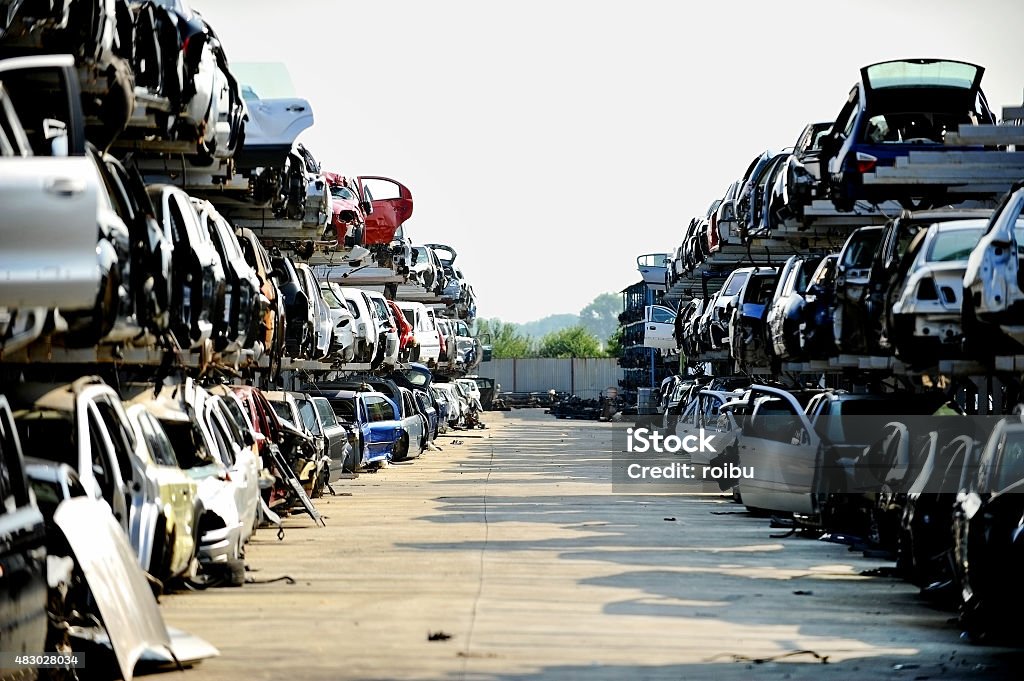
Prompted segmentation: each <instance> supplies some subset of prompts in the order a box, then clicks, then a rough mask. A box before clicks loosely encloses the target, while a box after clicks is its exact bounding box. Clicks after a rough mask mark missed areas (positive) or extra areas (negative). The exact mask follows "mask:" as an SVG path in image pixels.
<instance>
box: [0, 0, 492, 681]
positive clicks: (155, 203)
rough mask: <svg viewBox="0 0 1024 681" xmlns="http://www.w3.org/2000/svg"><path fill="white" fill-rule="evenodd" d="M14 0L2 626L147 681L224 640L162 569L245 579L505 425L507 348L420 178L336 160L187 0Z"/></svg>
mask: <svg viewBox="0 0 1024 681" xmlns="http://www.w3.org/2000/svg"><path fill="white" fill-rule="evenodd" d="M0 6H2V7H3V8H4V12H3V19H2V20H0V21H2V22H3V23H2V25H0V204H2V205H3V206H4V208H5V212H4V217H3V219H2V227H0V229H2V233H3V238H2V240H0V454H2V457H0V500H2V504H3V505H2V506H0V523H2V526H3V532H0V538H2V543H0V553H2V558H3V570H2V571H0V572H2V574H3V578H4V584H5V588H4V590H3V591H2V592H0V602H2V605H3V607H2V608H0V611H2V613H3V621H2V622H0V630H2V631H3V632H4V634H3V644H4V645H3V648H4V651H5V652H28V653H33V652H41V651H43V650H48V651H51V652H52V651H65V652H68V651H73V650H82V649H83V648H84V647H87V646H98V647H99V648H101V649H103V648H106V649H108V650H109V651H112V653H113V658H112V659H113V660H115V661H116V666H117V668H118V670H119V671H120V673H121V674H122V675H123V677H124V678H126V679H130V678H131V677H132V673H133V670H134V669H135V667H136V665H137V664H138V663H140V662H149V663H152V664H155V665H161V664H176V663H179V662H180V663H183V664H187V663H189V662H190V661H194V660H196V659H201V658H202V657H205V656H209V655H211V654H216V651H215V650H214V649H212V648H211V647H210V646H209V645H205V644H202V642H200V641H196V640H188V639H187V638H181V637H179V636H175V637H173V639H172V637H171V636H169V634H168V632H167V629H166V627H165V626H164V623H163V621H162V619H161V617H160V611H159V609H158V608H157V605H156V601H155V598H154V594H159V593H160V592H162V591H164V590H167V589H175V588H180V587H182V586H191V587H193V588H205V587H208V586H211V585H214V584H230V585H241V584H242V583H243V582H244V581H245V563H244V556H245V547H246V544H247V542H248V541H249V539H250V537H251V536H252V535H253V532H254V531H255V530H256V529H257V528H258V527H261V526H268V525H269V526H276V527H277V528H278V533H279V536H282V537H283V529H282V527H281V517H282V515H284V514H287V513H291V512H300V513H302V512H305V513H308V514H309V515H310V516H311V517H312V518H313V519H314V520H315V521H316V522H317V523H322V522H323V521H322V519H321V518H320V516H319V514H318V513H317V511H316V508H315V506H314V502H313V501H312V500H313V499H315V498H317V497H318V496H320V495H322V494H323V493H324V491H325V490H331V486H332V484H334V483H336V482H337V481H338V480H340V479H342V478H343V477H345V476H346V475H349V476H351V475H355V474H358V472H359V471H362V470H367V469H371V468H376V467H378V466H380V465H382V464H384V463H385V462H387V461H391V460H395V459H400V458H411V457H415V456H418V455H419V454H420V453H421V452H423V451H425V450H428V449H431V448H433V447H434V445H433V441H434V439H435V438H436V437H437V436H438V435H439V434H440V433H444V432H445V431H446V430H447V429H448V428H469V427H474V426H477V425H479V418H480V411H481V409H482V405H481V392H480V388H479V387H478V384H477V382H476V381H474V380H472V379H466V378H462V377H463V376H465V374H467V373H469V372H470V371H471V370H472V369H473V368H474V367H476V366H477V365H478V364H479V362H480V361H481V360H482V359H484V356H485V348H484V347H483V346H482V345H481V343H480V341H479V340H478V339H477V338H475V337H474V336H473V333H472V331H471V327H472V324H473V320H474V317H475V312H476V309H475V306H476V302H475V297H474V294H473V289H472V286H471V285H470V284H469V283H468V281H467V279H466V277H465V276H464V275H463V273H462V271H461V270H460V268H459V267H458V266H456V265H455V258H456V253H455V250H454V249H452V248H451V247H448V246H445V245H442V244H431V245H429V246H413V245H412V243H411V242H410V241H409V239H408V238H407V237H406V236H405V235H404V229H405V223H406V221H407V220H408V218H409V217H410V216H411V214H412V205H413V203H412V195H411V193H410V192H409V190H408V189H407V188H406V187H404V186H403V185H401V184H400V183H397V182H395V181H393V180H389V179H387V178H380V177H357V176H344V175H340V174H337V173H330V172H324V171H322V169H321V166H320V164H319V163H318V162H317V160H316V158H315V157H314V156H313V154H312V153H311V152H310V150H309V149H307V148H306V147H305V146H303V145H302V144H300V143H297V142H296V138H297V136H298V134H299V133H300V132H301V131H302V130H304V129H306V128H308V127H309V126H310V125H312V122H313V116H312V112H311V109H310V106H309V103H308V102H307V101H305V100H302V99H297V98H292V97H286V98H262V97H260V96H259V94H258V92H259V89H260V87H261V86H259V85H254V84H252V83H257V80H253V81H252V82H250V81H249V80H248V79H247V78H243V77H241V76H240V75H236V73H237V74H241V73H242V72H243V71H244V68H242V69H238V70H237V71H236V70H235V69H234V68H233V67H232V66H231V65H230V64H229V61H228V59H227V56H226V53H225V48H224V45H223V44H222V43H221V42H220V40H219V39H218V38H217V35H216V33H215V32H214V30H213V28H212V27H211V26H210V25H209V24H208V23H207V22H206V21H205V20H204V19H203V18H202V16H201V15H200V14H199V13H198V12H195V11H193V10H192V9H191V8H189V7H188V4H187V3H186V2H183V1H182V0H173V1H166V2H165V1H163V0H147V1H145V2H127V1H126V0H70V1H68V2H61V3H39V2H28V1H25V2H3V3H0ZM262 71H269V72H273V71H274V69H273V68H269V67H267V68H264V69H262ZM257 75H258V74H257ZM264 75H266V74H264ZM253 77H254V78H255V76H253ZM382 187H383V189H381V188H382ZM375 192H376V193H377V196H374V193H375ZM385 192H392V193H391V194H386V195H385ZM94 228H95V231H94ZM414 362H418V363H414ZM440 376H444V377H445V378H446V379H450V381H451V382H443V383H442V382H438V381H435V380H434V379H435V377H440ZM243 379H248V380H247V381H245V382H246V383H248V385H241V383H242V382H243ZM484 384H485V387H487V384H486V381H485V382H484ZM257 385H261V386H264V387H266V388H270V387H271V386H273V387H275V388H277V387H282V386H285V387H290V388H297V389H293V390H269V389H268V390H261V389H260V388H258V387H255V386H257ZM311 386H315V387H313V388H311ZM7 585H11V588H10V589H7V588H6V586H7ZM5 663H6V661H5ZM90 666H91V668H93V669H95V666H93V664H91V665H90ZM8 671H9V670H7V669H3V670H0V676H3V677H4V678H6V677H7V673H8ZM14 673H15V675H16V676H17V674H19V673H20V670H18V671H15V672H14Z"/></svg>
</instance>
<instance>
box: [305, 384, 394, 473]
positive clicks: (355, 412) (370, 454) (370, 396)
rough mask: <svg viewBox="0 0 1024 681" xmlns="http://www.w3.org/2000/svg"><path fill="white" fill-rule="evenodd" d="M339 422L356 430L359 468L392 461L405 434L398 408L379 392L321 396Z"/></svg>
mask: <svg viewBox="0 0 1024 681" xmlns="http://www.w3.org/2000/svg"><path fill="white" fill-rule="evenodd" d="M321 395H322V396H323V397H326V398H327V400H328V401H329V402H330V403H331V408H332V409H333V410H334V413H335V415H336V416H337V417H338V420H339V421H341V422H343V423H345V424H347V425H351V426H353V427H354V428H355V430H356V442H355V445H354V446H355V449H356V452H357V454H356V461H357V462H358V465H359V466H360V467H362V466H366V465H369V464H374V463H380V462H383V461H390V460H391V459H392V457H394V455H395V447H396V445H397V443H398V442H399V441H400V440H401V439H402V436H403V435H404V434H405V430H404V429H403V428H402V424H401V422H400V421H399V418H398V417H399V415H400V412H399V410H398V406H397V405H396V404H395V403H394V402H393V401H392V400H391V398H389V397H388V396H387V395H384V394H383V393H378V392H356V391H354V390H337V391H333V392H332V391H328V392H323V393H321Z"/></svg>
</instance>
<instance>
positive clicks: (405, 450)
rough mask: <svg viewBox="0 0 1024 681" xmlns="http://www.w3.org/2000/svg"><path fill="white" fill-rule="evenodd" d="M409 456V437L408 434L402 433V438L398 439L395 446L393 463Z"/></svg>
mask: <svg viewBox="0 0 1024 681" xmlns="http://www.w3.org/2000/svg"><path fill="white" fill-rule="evenodd" d="M408 456H409V435H408V433H402V437H401V438H399V440H398V444H397V445H396V446H395V455H394V457H393V458H394V460H395V461H401V460H403V459H405V458H407V457H408Z"/></svg>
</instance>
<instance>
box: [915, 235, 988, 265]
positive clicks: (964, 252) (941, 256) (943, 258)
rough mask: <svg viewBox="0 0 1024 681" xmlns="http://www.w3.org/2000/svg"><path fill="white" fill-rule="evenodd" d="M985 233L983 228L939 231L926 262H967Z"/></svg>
mask: <svg viewBox="0 0 1024 681" xmlns="http://www.w3.org/2000/svg"><path fill="white" fill-rule="evenodd" d="M984 233H985V228H984V227H974V228H971V229H947V230H941V231H939V233H938V234H937V235H936V236H935V239H933V240H932V246H931V248H930V249H928V258H927V260H928V262H967V258H969V257H970V255H971V251H973V250H974V247H975V246H977V245H978V241H979V240H980V239H981V237H982V235H983V234H984Z"/></svg>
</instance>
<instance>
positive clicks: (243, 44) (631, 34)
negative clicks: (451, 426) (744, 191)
mask: <svg viewBox="0 0 1024 681" xmlns="http://www.w3.org/2000/svg"><path fill="white" fill-rule="evenodd" d="M192 5H193V7H194V8H195V9H197V10H199V11H200V12H201V13H202V14H203V15H204V16H205V17H206V19H207V20H208V21H209V22H210V24H211V25H212V26H213V27H214V29H215V30H216V31H217V33H218V35H219V36H220V38H221V41H222V42H223V44H224V46H225V49H226V51H227V54H228V57H229V59H230V60H231V61H237V62H243V61H260V62H273V61H280V62H283V63H284V64H285V65H286V67H287V68H288V70H289V72H290V73H291V76H292V79H293V81H294V83H295V87H296V91H297V94H298V96H300V97H303V98H305V99H307V100H309V102H310V103H311V105H312V108H313V111H314V116H315V119H316V123H315V124H314V126H313V127H312V128H311V129H309V130H307V131H305V132H304V133H303V134H302V136H301V137H300V138H299V140H300V141H302V142H303V143H305V145H306V146H307V147H308V148H309V149H310V150H311V151H312V152H313V154H314V155H315V156H316V157H317V159H318V160H320V161H321V162H322V164H323V167H324V169H325V170H332V171H336V172H340V173H343V174H349V175H357V174H358V175H383V176H386V177H392V178H394V179H397V180H399V181H401V182H402V183H403V184H405V185H406V186H408V187H409V188H410V189H411V191H412V194H413V198H414V201H415V209H414V215H413V217H412V219H410V220H409V222H408V223H407V229H406V235H407V236H409V237H410V238H411V239H412V240H413V242H415V243H448V244H451V245H452V246H453V247H454V248H455V249H456V250H457V251H458V254H459V255H458V259H457V264H459V265H460V266H461V268H462V270H463V272H464V273H465V274H466V276H467V278H468V279H469V281H470V282H471V283H472V284H473V287H474V290H475V291H476V294H477V298H478V300H479V302H478V312H479V314H480V316H482V317H499V318H501V319H503V320H506V321H513V322H526V321H530V320H534V319H539V318H541V317H544V316H546V315H549V314H554V313H561V312H570V313H576V312H579V310H580V309H582V308H583V307H584V306H585V305H586V304H587V303H589V302H590V301H591V300H592V299H593V298H594V297H596V296H597V295H598V294H600V293H603V292H606V291H619V290H621V289H622V288H624V287H626V286H628V285H630V284H632V283H634V282H636V281H638V280H639V274H638V272H637V271H636V256H638V255H640V254H643V253H652V252H668V251H674V250H675V248H676V247H677V246H678V244H679V242H680V241H681V240H682V230H683V229H684V228H685V226H686V225H687V223H688V222H689V220H690V217H691V216H693V215H697V214H703V213H704V212H705V210H706V209H707V207H708V205H709V204H710V203H711V202H712V201H713V200H715V199H716V198H719V197H720V196H721V195H722V193H724V191H725V189H726V187H727V186H728V184H729V183H731V182H732V181H733V180H735V179H737V178H738V177H739V176H740V175H742V173H743V171H744V170H745V168H746V166H747V164H748V163H749V162H750V160H751V159H752V158H753V157H754V156H756V155H757V154H758V153H760V152H761V151H763V150H765V149H767V148H773V149H779V148H783V147H786V146H790V145H792V144H793V142H794V141H795V140H796V137H797V135H798V134H799V133H800V131H801V130H802V129H803V127H804V125H805V124H807V123H809V122H812V121H830V120H833V119H834V118H835V116H836V114H837V113H838V112H839V109H840V108H841V106H842V104H843V102H844V101H845V98H846V95H847V94H848V93H849V90H850V88H851V87H852V86H853V84H854V82H855V81H856V80H857V78H858V73H859V69H860V68H861V67H862V66H865V65H867V64H871V63H874V62H878V61H884V60H887V59H898V58H907V57H942V58H949V59H959V60H963V61H968V62H973V63H976V64H980V65H982V66H985V67H986V69H987V70H986V75H985V78H984V80H983V82H982V87H983V89H984V90H985V91H986V94H987V96H988V100H989V103H990V104H991V105H992V106H993V108H994V109H995V110H996V111H997V113H998V112H999V111H1000V110H1001V108H1002V107H1003V106H1006V105H1019V104H1021V103H1022V99H1024V40H1021V38H1020V31H1021V26H1022V25H1024V22H1022V19H1024V3H1022V2H1020V1H1019V0H1017V1H1012V0H975V1H974V2H962V1H958V2H954V1H950V0H886V1H882V0H856V1H855V2H850V1H846V0H833V1H829V2H821V1H820V0H792V1H786V0H780V1H779V2H763V1H761V2H758V1H753V0H731V1H729V2H707V3H701V4H699V5H697V4H695V3H688V2H671V1H669V0H658V1H655V0H633V2H629V3H626V2H608V1H606V0H590V1H586V2H584V1H583V0H547V1H546V2H538V1H536V0H516V1H514V2H512V1H509V0H503V1H501V2H484V1H479V0H477V1H472V0H430V1H429V2H425V1H412V0H406V1H397V0H369V1H367V0H361V1H360V2H352V1H350V0H293V1H292V2H287V3H282V2H279V1H270V0H192Z"/></svg>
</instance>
